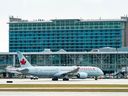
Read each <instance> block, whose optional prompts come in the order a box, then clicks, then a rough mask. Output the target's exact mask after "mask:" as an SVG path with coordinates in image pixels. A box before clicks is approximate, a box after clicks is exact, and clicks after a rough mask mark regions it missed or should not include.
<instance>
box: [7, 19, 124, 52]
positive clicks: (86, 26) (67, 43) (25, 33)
mask: <svg viewBox="0 0 128 96" xmlns="http://www.w3.org/2000/svg"><path fill="white" fill-rule="evenodd" d="M123 31H124V21H123V20H121V19H119V20H94V21H93V20H86V21H84V20H80V19H56V20H51V21H43V20H39V21H27V20H21V19H19V18H17V19H16V18H10V22H9V51H10V52H16V51H21V52H41V51H43V50H44V49H51V51H58V50H60V49H64V50H65V51H70V52H81V51H90V50H92V49H94V48H101V47H114V48H120V47H122V44H123V40H122V39H123V38H122V34H123Z"/></svg>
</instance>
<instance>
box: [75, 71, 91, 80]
mask: <svg viewBox="0 0 128 96" xmlns="http://www.w3.org/2000/svg"><path fill="white" fill-rule="evenodd" d="M87 77H88V74H87V73H85V72H79V73H78V74H77V78H80V79H86V78H87Z"/></svg>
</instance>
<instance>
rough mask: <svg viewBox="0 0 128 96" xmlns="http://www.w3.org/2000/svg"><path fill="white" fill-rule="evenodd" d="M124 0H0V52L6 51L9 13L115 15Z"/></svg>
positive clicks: (122, 10)
mask: <svg viewBox="0 0 128 96" xmlns="http://www.w3.org/2000/svg"><path fill="white" fill-rule="evenodd" d="M126 14H128V0H0V52H8V49H9V48H8V47H9V46H8V45H9V43H8V38H9V36H8V24H7V22H9V16H14V17H21V18H23V19H28V20H33V19H46V20H47V19H63V18H76V19H79V18H82V19H98V18H102V19H113V18H115V19H119V18H120V16H124V15H126Z"/></svg>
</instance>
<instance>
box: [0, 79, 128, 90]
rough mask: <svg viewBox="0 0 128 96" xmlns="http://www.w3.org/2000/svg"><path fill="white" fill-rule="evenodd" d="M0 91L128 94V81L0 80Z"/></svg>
mask: <svg viewBox="0 0 128 96" xmlns="http://www.w3.org/2000/svg"><path fill="white" fill-rule="evenodd" d="M0 91H19V92H20V91H23V92H26V91H27V92H28V91H32V92H37V91H38V92H128V79H99V80H94V79H85V80H84V79H82V80H81V79H71V80H70V81H62V80H59V81H51V79H39V80H30V79H0Z"/></svg>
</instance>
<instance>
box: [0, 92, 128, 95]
mask: <svg viewBox="0 0 128 96" xmlns="http://www.w3.org/2000/svg"><path fill="white" fill-rule="evenodd" d="M0 96H128V92H0Z"/></svg>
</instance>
